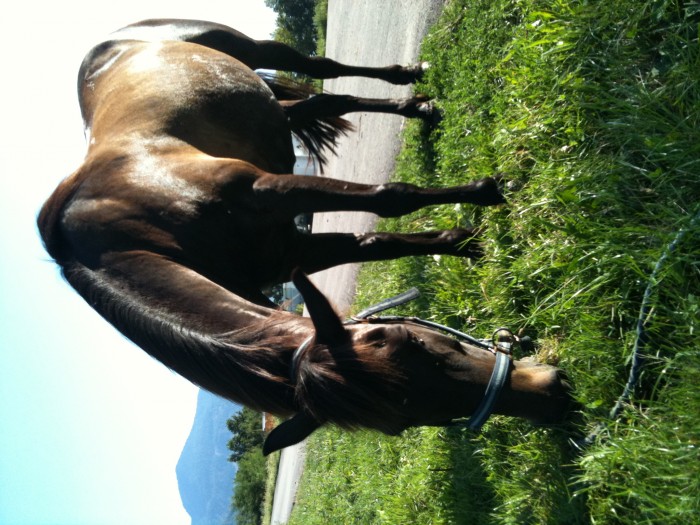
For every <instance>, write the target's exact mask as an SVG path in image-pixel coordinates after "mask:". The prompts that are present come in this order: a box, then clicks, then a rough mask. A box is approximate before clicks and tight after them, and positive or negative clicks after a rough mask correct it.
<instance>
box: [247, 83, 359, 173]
mask: <svg viewBox="0 0 700 525" xmlns="http://www.w3.org/2000/svg"><path fill="white" fill-rule="evenodd" d="M260 77H261V78H262V79H263V80H264V81H265V83H266V84H267V85H268V86H269V87H270V89H271V90H272V92H273V93H274V95H275V98H277V100H279V101H281V102H285V101H292V100H306V99H307V98H309V97H312V96H314V95H316V94H317V90H316V89H315V88H314V87H313V86H312V85H310V84H308V83H303V82H298V81H295V80H292V79H291V78H287V77H280V76H277V75H273V74H264V73H261V74H260ZM300 114H301V112H295V113H294V117H293V118H290V125H291V128H292V133H294V135H296V136H297V138H298V139H299V140H300V141H301V143H302V144H303V145H304V147H305V148H306V149H307V150H308V151H309V153H310V154H311V156H312V157H314V158H316V159H317V160H318V163H319V165H320V167H321V168H323V165H324V164H325V163H326V155H325V153H324V150H328V151H330V152H331V153H334V152H335V147H336V145H337V143H338V138H339V137H340V136H341V135H346V134H347V133H348V132H350V131H352V130H353V125H352V124H351V123H350V122H349V121H348V120H346V119H344V118H342V117H317V118H303V117H302V116H301V115H300Z"/></svg>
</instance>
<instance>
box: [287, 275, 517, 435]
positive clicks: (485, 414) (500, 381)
mask: <svg viewBox="0 0 700 525" xmlns="http://www.w3.org/2000/svg"><path fill="white" fill-rule="evenodd" d="M419 295H420V292H419V291H418V289H417V288H411V289H410V290H408V291H406V292H404V293H402V294H399V295H396V296H394V297H390V298H389V299H385V300H384V301H382V302H381V303H378V304H376V305H374V306H372V307H370V308H367V309H366V310H363V311H361V312H360V313H359V314H357V315H356V316H355V317H352V318H351V319H348V320H347V321H345V324H358V323H391V322H411V323H414V324H418V325H421V326H426V327H428V328H434V329H437V330H441V331H443V332H446V333H448V334H450V335H453V336H455V337H457V338H458V339H462V340H464V341H467V342H469V343H470V344H472V345H474V346H476V347H478V348H481V349H483V350H486V351H488V352H492V353H494V354H495V355H496V363H495V364H494V367H493V371H492V372H491V377H490V379H489V382H488V385H486V392H484V397H483V398H482V399H481V403H480V404H479V406H478V407H477V409H476V410H475V411H474V413H473V414H472V415H471V416H470V417H469V419H468V420H467V421H465V422H455V424H458V425H461V426H464V427H466V428H468V429H470V430H473V431H475V432H478V431H479V430H480V429H481V427H482V426H483V425H484V423H486V420H487V419H488V418H489V416H490V415H491V414H492V413H493V408H494V406H495V405H496V401H497V400H498V395H499V394H500V393H501V390H503V387H504V385H505V384H506V380H507V379H508V370H510V365H511V362H512V360H513V355H512V353H511V347H512V345H513V343H515V342H516V341H518V339H517V338H516V337H515V335H513V333H512V332H511V331H510V330H508V329H507V328H499V329H498V330H496V331H495V332H494V333H493V336H492V337H491V339H490V340H489V339H476V338H475V337H472V336H470V335H468V334H465V333H464V332H460V331H459V330H455V329H454V328H450V327H449V326H445V325H442V324H439V323H435V322H433V321H426V320H425V319H420V318H418V317H401V316H382V317H373V316H374V314H376V313H379V312H383V311H384V310H388V309H389V308H393V307H395V306H399V305H402V304H404V303H407V302H408V301H411V300H413V299H415V298H416V297H418V296H419ZM313 339H314V336H313V335H312V336H309V337H307V338H306V339H305V340H304V341H303V342H302V343H301V344H300V345H299V347H298V348H297V349H296V350H295V351H294V354H293V355H292V360H291V363H290V370H289V372H290V378H291V379H292V381H296V376H297V373H298V371H299V363H300V362H301V359H302V357H303V356H304V353H305V352H306V350H307V349H308V348H309V346H310V345H311V341H313ZM523 343H525V341H523Z"/></svg>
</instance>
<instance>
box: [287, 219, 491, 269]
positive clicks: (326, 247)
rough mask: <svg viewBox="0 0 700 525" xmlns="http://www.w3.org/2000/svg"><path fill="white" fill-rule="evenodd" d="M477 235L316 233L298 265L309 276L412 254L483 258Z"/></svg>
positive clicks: (302, 248)
mask: <svg viewBox="0 0 700 525" xmlns="http://www.w3.org/2000/svg"><path fill="white" fill-rule="evenodd" d="M475 235H476V232H475V231H474V230H470V229H466V228H464V229H455V230H445V231H431V232H424V233H410V234H394V233H362V234H360V233H358V234H347V233H316V234H312V235H308V236H305V237H304V240H303V242H302V243H301V245H300V246H299V250H298V255H297V261H298V266H299V267H300V268H301V269H302V270H303V271H304V272H306V273H313V272H318V271H321V270H325V269H327V268H331V267H333V266H337V265H339V264H346V263H355V262H365V261H381V260H387V259H397V258H399V257H408V256H412V255H433V254H436V255H437V254H439V255H456V256H461V257H472V258H477V257H480V256H481V255H482V251H481V247H480V245H479V242H478V241H477V240H476V239H475Z"/></svg>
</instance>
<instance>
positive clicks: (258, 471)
mask: <svg viewBox="0 0 700 525" xmlns="http://www.w3.org/2000/svg"><path fill="white" fill-rule="evenodd" d="M266 478H267V460H266V459H265V457H264V456H263V454H262V448H255V449H253V450H250V451H248V452H247V453H246V454H244V455H243V457H242V458H241V460H240V461H239V462H238V471H237V472H236V481H235V484H234V489H233V508H234V510H235V511H236V524H237V525H259V524H260V522H261V519H262V505H263V499H264V497H265V479H266Z"/></svg>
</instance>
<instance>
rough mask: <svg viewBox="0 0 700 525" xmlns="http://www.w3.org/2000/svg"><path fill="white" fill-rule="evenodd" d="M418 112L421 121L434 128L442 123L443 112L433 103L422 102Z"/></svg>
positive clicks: (417, 108) (417, 109) (418, 106)
mask: <svg viewBox="0 0 700 525" xmlns="http://www.w3.org/2000/svg"><path fill="white" fill-rule="evenodd" d="M416 111H417V112H418V116H419V117H420V118H421V119H423V120H424V121H425V122H427V123H428V124H430V125H431V126H433V127H435V126H437V125H438V124H440V122H442V117H443V114H442V110H441V109H440V108H439V107H437V106H436V105H435V103H434V102H433V101H428V102H421V103H420V104H418V105H417V106H416Z"/></svg>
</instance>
